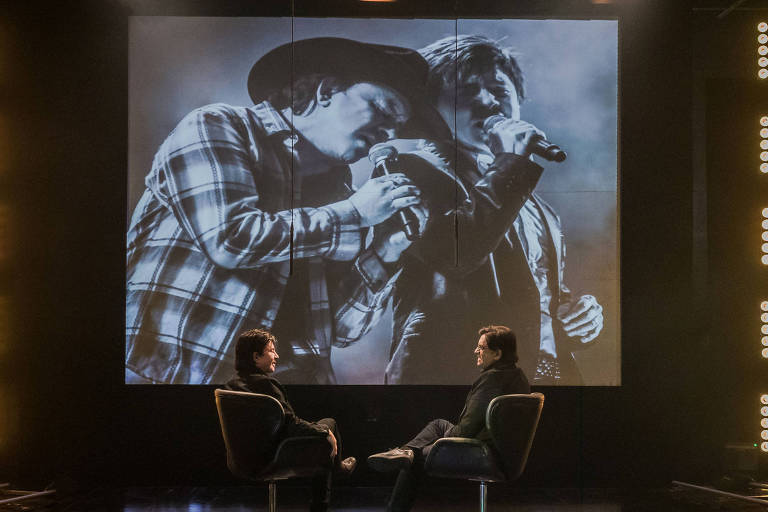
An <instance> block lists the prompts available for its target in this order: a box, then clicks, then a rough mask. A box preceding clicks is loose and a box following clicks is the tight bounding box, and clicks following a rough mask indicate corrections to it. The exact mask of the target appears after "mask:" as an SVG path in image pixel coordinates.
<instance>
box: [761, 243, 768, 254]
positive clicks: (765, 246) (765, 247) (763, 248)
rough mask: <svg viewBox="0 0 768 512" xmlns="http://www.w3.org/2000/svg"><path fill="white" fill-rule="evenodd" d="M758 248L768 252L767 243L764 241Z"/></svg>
mask: <svg viewBox="0 0 768 512" xmlns="http://www.w3.org/2000/svg"><path fill="white" fill-rule="evenodd" d="M760 248H761V249H762V250H763V252H768V243H764V244H763V245H761V246H760Z"/></svg>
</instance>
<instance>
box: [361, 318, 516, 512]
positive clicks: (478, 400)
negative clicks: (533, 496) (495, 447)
mask: <svg viewBox="0 0 768 512" xmlns="http://www.w3.org/2000/svg"><path fill="white" fill-rule="evenodd" d="M478 334H479V335H480V339H479V340H478V342H477V347H475V352H474V354H475V356H476V357H477V366H479V367H480V368H481V370H482V371H481V373H480V377H478V378H477V380H475V382H474V383H473V384H472V389H471V390H470V391H469V394H468V395H467V399H466V401H465V403H464V410H462V411H461V415H460V416H459V422H458V423H457V424H456V425H454V424H453V423H451V422H450V421H447V420H443V419H438V420H432V421H430V422H429V423H428V424H427V426H426V427H424V429H423V430H422V431H421V432H419V434H417V435H416V437H414V438H413V439H411V440H410V441H408V442H407V443H405V444H404V445H403V446H401V447H399V448H393V449H391V450H389V451H387V452H382V453H377V454H374V455H371V456H370V457H368V465H369V466H370V467H371V468H372V469H374V470H376V471H382V472H383V471H394V470H397V469H399V470H400V474H399V475H398V477H397V482H396V483H395V488H394V489H393V491H392V496H391V497H390V500H389V504H388V505H387V510H388V511H390V512H406V511H408V510H410V509H411V505H412V504H413V501H414V499H415V498H416V489H417V487H418V485H419V482H420V480H421V478H422V475H423V468H424V461H425V460H426V458H427V455H429V451H430V449H431V448H432V446H433V445H434V443H435V441H437V440H438V439H441V438H443V437H470V438H475V439H479V440H481V441H485V442H487V443H491V442H492V441H491V436H490V433H489V432H488V429H487V428H486V425H485V414H486V411H487V409H488V404H490V403H491V400H493V399H494V398H496V397H497V396H501V395H508V394H519V393H530V392H531V387H530V385H529V384H528V378H527V377H526V376H525V374H524V373H523V371H522V370H521V369H520V368H518V367H517V364H516V363H517V340H516V339H515V334H514V333H513V332H512V331H511V330H510V329H509V328H508V327H504V326H499V325H491V326H488V327H483V328H482V329H480V331H479V332H478Z"/></svg>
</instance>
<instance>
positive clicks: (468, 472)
mask: <svg viewBox="0 0 768 512" xmlns="http://www.w3.org/2000/svg"><path fill="white" fill-rule="evenodd" d="M424 469H425V470H426V472H427V474H428V475H430V476H436V477H440V478H463V479H468V480H483V481H487V482H497V481H502V480H504V479H505V477H504V473H503V472H502V471H501V469H500V468H499V466H498V464H497V463H496V455H495V453H494V451H493V449H492V448H491V447H490V446H489V445H488V444H487V443H485V442H483V441H480V440H477V439H471V438H467V437H444V438H442V439H438V440H437V441H436V442H435V444H434V445H432V448H431V449H430V451H429V455H428V456H427V460H426V461H425V462H424Z"/></svg>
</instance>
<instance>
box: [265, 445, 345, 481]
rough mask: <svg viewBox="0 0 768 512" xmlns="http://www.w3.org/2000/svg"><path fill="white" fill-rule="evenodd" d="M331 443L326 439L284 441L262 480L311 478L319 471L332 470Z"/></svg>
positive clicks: (276, 451)
mask: <svg viewBox="0 0 768 512" xmlns="http://www.w3.org/2000/svg"><path fill="white" fill-rule="evenodd" d="M332 466H333V461H332V460H331V443H329V442H328V439H327V438H325V437H316V436H299V437H287V438H285V439H283V440H282V441H281V442H280V444H279V445H277V449H276V450H275V455H274V457H272V461H271V462H270V463H269V464H268V465H267V467H265V468H264V470H263V471H262V472H261V473H260V474H259V477H260V478H261V479H265V480H266V479H272V480H284V479H286V478H293V477H300V476H311V475H314V474H315V473H317V472H319V471H326V470H330V469H331V468H332Z"/></svg>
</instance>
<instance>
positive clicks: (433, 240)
mask: <svg viewBox="0 0 768 512" xmlns="http://www.w3.org/2000/svg"><path fill="white" fill-rule="evenodd" d="M465 36H482V37H484V38H486V39H487V40H489V41H490V42H492V43H493V44H494V45H495V46H496V47H499V48H503V49H507V50H509V51H511V55H513V56H514V58H515V60H516V62H517V63H518V65H519V68H520V70H521V73H522V75H523V77H524V98H521V99H520V100H519V104H520V108H519V117H520V119H522V120H523V121H525V122H528V123H531V124H532V125H534V126H535V127H536V128H537V129H539V130H540V131H541V132H542V133H543V134H544V135H545V136H546V139H547V140H549V141H552V142H553V143H555V144H557V145H558V146H560V147H561V148H562V149H563V150H565V151H566V152H567V159H566V160H565V161H563V162H560V163H558V162H551V161H546V160H544V159H543V158H541V157H539V156H535V157H533V160H534V161H535V163H536V164H538V165H540V166H541V167H543V171H542V173H541V176H540V178H539V179H538V180H536V179H535V176H534V177H533V178H531V176H532V175H535V172H534V171H531V170H530V169H531V166H530V165H529V162H517V163H515V164H514V165H516V166H519V168H520V169H521V171H520V172H519V173H517V171H515V168H512V170H511V171H509V170H507V172H508V173H509V174H508V175H505V176H508V177H507V178H506V179H508V180H509V183H511V185H508V186H507V188H506V189H504V190H506V191H507V192H506V193H507V194H508V195H507V196H503V197H500V198H497V199H494V198H492V197H489V196H488V195H487V194H486V193H485V191H484V189H483V188H482V187H483V183H484V182H483V180H484V179H485V178H486V176H485V175H484V173H487V172H489V169H495V167H494V166H495V165H496V163H495V161H494V160H493V158H492V157H491V158H488V157H487V155H482V154H480V153H478V152H476V151H474V150H471V149H469V147H468V145H467V144H465V143H464V142H465V141H464V139H463V137H465V136H467V134H471V133H474V132H473V131H472V130H474V131H475V132H476V131H477V130H482V128H478V126H474V127H472V126H470V125H471V122H468V121H467V119H468V118H470V119H475V118H477V117H482V116H485V117H488V115H489V114H491V113H492V112H491V110H488V111H486V110H483V108H491V107H488V105H490V104H492V103H493V102H494V101H495V102H496V103H499V97H497V91H496V92H495V91H494V89H493V87H496V88H499V87H503V86H504V84H506V83H508V82H509V83H513V82H514V80H512V79H511V77H510V76H509V73H505V72H503V71H501V70H500V68H501V65H497V68H496V69H498V70H499V72H498V73H490V74H486V75H484V76H486V78H484V80H485V81H482V80H481V81H480V85H478V81H477V80H476V79H472V78H470V79H467V78H466V77H464V78H463V79H462V80H464V81H462V80H453V87H454V92H453V94H452V96H451V95H450V94H449V92H448V91H449V88H448V87H446V89H445V90H443V92H442V93H441V95H439V98H438V95H436V94H432V95H431V96H430V95H429V94H428V95H427V96H426V99H425V100H424V101H425V102H426V103H433V104H434V105H435V106H437V107H438V108H437V109H436V110H432V112H439V113H440V114H441V115H440V118H441V119H442V121H444V123H445V124H444V125H443V126H442V128H446V129H448V130H449V132H448V135H447V136H446V135H445V134H442V135H438V132H440V130H437V129H435V131H434V132H432V131H430V129H422V131H421V132H419V133H418V135H413V136H412V137H413V138H411V139H408V140H397V141H395V142H393V143H392V146H393V147H394V148H396V149H397V150H399V152H400V158H399V162H397V165H398V166H399V168H400V169H401V171H402V172H404V173H405V174H406V175H407V176H409V178H410V179H411V180H413V182H414V183H415V184H416V186H418V187H419V188H420V189H423V190H422V191H421V193H422V197H423V199H424V201H425V202H426V203H427V204H428V211H429V217H430V220H429V222H428V224H427V225H426V232H425V234H424V237H423V238H422V239H421V240H419V241H416V242H414V243H413V244H412V246H411V247H409V248H408V250H406V251H405V252H404V253H403V255H402V256H401V257H400V259H399V260H398V261H397V262H388V263H386V264H382V262H381V261H380V260H377V259H376V258H375V257H370V254H373V253H372V244H373V243H374V240H375V236H374V234H373V232H374V231H376V229H383V228H381V226H382V225H380V226H379V228H374V230H370V229H358V232H357V234H356V235H355V236H357V238H358V239H359V240H358V242H357V243H358V246H357V250H355V251H351V252H350V250H349V248H348V247H346V248H344V249H343V250H342V249H339V250H338V252H336V253H335V254H334V255H333V256H329V255H327V254H325V255H324V254H322V251H320V252H318V251H311V250H307V252H303V251H304V250H305V248H304V247H303V246H302V242H303V240H301V239H299V238H296V237H297V236H301V234H298V235H297V234H296V233H299V232H298V231H296V232H294V239H293V243H292V244H289V243H287V242H286V245H285V247H282V246H281V249H280V250H277V249H275V247H272V246H270V247H265V246H264V244H267V243H268V242H272V241H270V240H268V238H269V237H268V236H266V235H264V233H260V232H259V230H264V229H266V228H265V226H266V225H268V224H269V225H270V226H272V229H274V226H275V223H276V222H277V223H278V224H279V223H280V221H285V220H286V219H289V221H290V219H292V220H293V222H294V223H296V222H302V212H304V211H310V210H312V211H316V209H317V208H321V209H322V207H324V206H326V205H327V204H330V203H332V202H333V201H331V200H330V199H328V198H329V197H331V196H332V194H330V192H329V193H327V194H326V195H325V196H323V197H325V199H323V200H320V199H317V198H315V199H312V198H313V194H316V193H317V191H318V190H322V189H324V188H327V189H330V188H331V187H332V186H335V185H331V184H329V183H330V182H333V183H336V182H338V183H341V182H342V181H343V179H342V178H340V176H344V175H345V174H344V173H347V172H351V183H350V186H349V188H348V189H347V190H348V195H351V194H353V193H354V192H355V191H356V190H358V189H359V188H360V187H362V186H363V185H364V184H365V183H366V182H367V180H369V179H370V177H371V173H372V170H373V165H372V164H371V163H370V161H369V159H368V158H365V157H363V158H361V159H360V160H358V161H355V162H352V163H351V164H350V165H349V169H346V168H344V167H340V168H337V169H335V170H334V171H333V172H335V173H336V174H333V178H332V179H325V177H324V175H321V176H320V177H319V178H318V177H317V176H313V175H312V173H311V172H309V173H307V174H308V175H307V176H304V175H299V174H298V172H297V171H296V168H297V160H296V156H295V153H294V157H293V158H292V157H291V153H290V148H291V143H294V144H296V147H299V141H301V139H302V134H301V133H300V132H298V130H295V129H294V131H293V133H287V134H286V133H284V132H279V133H276V134H274V133H270V134H268V135H269V137H280V138H281V142H282V144H283V149H284V150H285V156H286V158H287V160H285V162H288V164H284V165H282V166H281V165H280V164H275V163H274V161H272V160H274V158H275V157H274V155H271V154H270V155H266V154H265V153H264V148H262V147H255V146H258V144H259V143H257V142H254V141H253V140H252V137H253V131H254V130H256V131H258V130H257V129H256V128H253V126H251V125H250V124H249V123H250V122H251V121H248V120H249V119H252V116H254V115H255V114H253V112H254V101H252V99H251V98H250V97H249V93H248V88H247V83H248V75H249V71H250V70H251V67H252V66H253V65H254V63H255V62H256V61H258V60H259V59H260V58H261V57H262V56H264V55H265V54H267V53H268V52H270V51H272V50H274V49H275V48H277V47H279V46H281V45H285V44H288V43H291V41H294V43H295V42H297V41H300V40H304V39H308V38H317V37H337V38H346V39H352V40H356V41H361V42H366V43H374V44H380V45H392V46H399V47H403V48H408V49H413V50H420V49H423V48H425V47H428V46H429V45H431V44H432V43H435V42H436V41H439V40H443V39H444V38H452V39H453V41H455V44H453V47H454V51H456V52H458V51H459V46H460V44H459V43H460V42H461V43H462V44H463V42H465V41H471V40H473V38H471V37H470V38H466V37H465ZM129 37H130V39H129V45H130V48H129V105H128V108H129V125H130V126H129V146H128V149H129V154H128V209H129V211H128V217H129V225H128V227H127V230H128V246H127V268H126V276H127V277H126V290H127V291H126V324H127V325H126V377H125V381H126V383H128V384H162V383H167V384H222V383H224V382H226V381H227V380H228V379H229V378H231V376H232V375H233V372H234V366H235V363H234V361H235V343H236V340H237V336H238V334H239V333H240V332H242V331H245V330H247V329H252V328H265V329H270V330H272V331H273V333H274V334H275V335H276V336H277V339H278V343H277V351H278V353H279V354H280V360H279V362H278V367H277V371H276V374H275V376H276V377H277V378H278V379H279V380H280V381H281V382H282V383H284V384H389V385H396V384H432V385H442V384H452V385H466V384H470V383H471V382H472V381H473V380H474V378H475V377H476V376H477V373H478V369H477V367H476V356H475V355H474V354H473V350H474V349H475V346H476V345H477V341H478V336H477V330H478V328H480V327H482V326H483V325H487V324H499V325H507V326H509V327H510V328H511V329H512V330H513V331H514V332H515V333H516V335H517V345H518V354H519V358H520V360H519V362H518V364H519V365H520V366H521V367H522V368H523V369H524V371H525V373H526V374H527V376H528V378H529V380H530V381H531V382H532V383H533V384H537V385H565V386H572V385H587V386H618V385H620V384H621V375H620V371H621V355H620V339H621V338H620V321H619V319H620V311H619V306H620V304H619V296H620V295H619V283H620V273H619V272H620V265H619V251H618V247H619V245H618V244H619V231H618V208H619V198H618V179H619V176H618V108H619V105H618V73H619V70H618V22H617V21H616V20H528V19H503V20H500V19H494V20H479V19H459V20H446V19H351V18H344V19H333V18H293V19H291V18H221V17H216V18H212V17H211V18H206V17H159V16H134V17H131V18H130V36H129ZM293 48H295V52H293V58H294V59H295V61H296V62H301V61H302V58H303V59H306V58H311V57H310V56H309V55H300V52H304V51H306V52H310V53H311V52H312V51H313V49H312V48H311V47H307V46H297V45H296V44H294V46H293ZM433 48H434V47H433ZM336 58H338V59H339V60H344V59H352V58H353V57H350V56H349V55H343V54H339V55H337V56H336ZM305 61H306V60H305ZM470 68H471V66H470ZM445 69H454V70H455V69H456V66H455V65H454V66H448V67H447V68H445ZM504 69H508V68H504ZM443 72H445V71H443ZM499 73H500V74H499ZM300 75H301V70H299V69H293V68H292V64H291V61H290V60H289V59H286V60H285V61H284V66H281V65H278V66H277V68H276V69H274V70H273V72H272V73H270V77H269V80H278V81H283V82H284V83H285V84H292V83H295V82H292V80H295V79H296V77H298V76H300ZM501 75H504V76H503V77H502V76H501ZM469 76H470V77H471V76H472V75H469ZM488 76H491V78H487V77H488ZM504 77H506V78H507V79H508V80H507V81H505V79H504ZM454 78H456V75H455V71H454ZM449 81H450V80H449ZM489 84H490V85H489ZM514 85H515V84H514V83H513V86H512V88H511V90H512V94H514V92H515V89H516V88H515V86H514ZM520 89H523V87H520ZM488 91H490V93H489V92H488ZM336 92H337V91H334V93H336ZM517 92H518V94H519V93H520V92H521V91H517ZM342 93H343V90H342ZM488 94H490V95H491V96H494V97H493V98H492V99H491V100H488V101H487V102H486V103H483V101H481V100H478V98H482V97H484V96H483V95H488ZM504 94H510V91H509V90H506V91H502V92H498V96H503V95H504ZM319 97H320V95H319V93H318V98H319ZM488 97H489V98H490V96H488ZM331 98H332V96H331ZM331 101H333V100H331ZM509 101H511V100H509ZM211 105H213V106H211ZM446 105H448V106H446ZM478 105H480V106H478ZM451 109H453V111H451ZM278 110H279V109H276V110H273V112H277V111H278ZM411 110H412V111H414V112H416V111H419V112H421V111H429V108H428V107H425V108H423V109H421V108H412V109H411ZM262 114H263V112H262ZM283 114H285V111H283ZM465 114H466V115H465ZM206 116H207V117H206ZM249 116H251V117H249ZM467 116H468V117H467ZM203 118H205V119H206V120H202V119H203ZM224 118H226V122H227V123H229V124H228V125H227V127H228V129H229V131H227V130H226V129H224V128H222V125H221V124H222V122H223V121H222V119H224ZM235 118H236V119H237V120H233V119H235ZM260 119H261V120H262V121H263V118H260ZM283 120H284V121H285V122H286V123H287V124H288V125H289V126H290V124H291V117H290V116H289V115H285V116H284V117H283ZM462 120H464V121H465V123H464V126H462V125H460V123H461V121H462ZM472 122H475V121H472ZM195 123H197V124H195ZM206 123H214V124H215V125H216V129H215V130H213V129H212V131H211V133H209V132H208V130H209V128H210V126H211V125H209V124H206ZM343 124H344V123H341V125H343ZM476 124H477V123H476ZM481 124H482V123H481ZM433 125H436V123H433ZM272 128H274V127H272ZM336 128H337V126H336V125H334V126H329V130H330V129H334V130H335V129H336ZM260 129H262V128H260ZM216 130H219V131H218V132H216V134H213V132H214V131H216ZM262 131H263V129H262ZM297 132H298V133H297ZM427 132H429V133H427ZM432 133H434V135H431V134H432ZM291 135H293V137H292V136H291ZM230 136H231V137H230ZM453 136H455V137H456V140H457V141H458V142H456V140H454V139H453V138H452V137H453ZM185 137H187V138H188V141H187V139H185ZM206 137H210V139H209V140H207V141H206ZM222 137H224V138H228V140H227V141H225V142H222V141H221V140H219V139H221V138H222ZM217 138H218V139H217ZM265 140H266V139H265ZM269 140H273V139H269ZM201 141H203V142H201ZM187 142H188V144H187ZM195 144H197V145H198V147H196V146H195ZM222 148H223V149H222ZM224 153H226V156H225V155H224ZM179 155H182V156H179ZM233 155H235V156H233ZM235 157H237V158H238V160H237V165H239V166H240V167H239V168H238V169H237V170H238V171H240V172H239V173H238V174H237V176H236V177H234V178H233V177H232V176H228V175H227V172H229V171H231V168H232V166H233V165H235V164H233V162H232V161H231V160H232V159H234V158H235ZM260 159H261V160H260ZM270 159H272V160H270ZM222 161H224V163H222ZM281 161H282V160H281ZM394 165H395V164H393V166H394ZM513 167H514V166H513ZM201 168H204V171H200V169H201ZM414 169H419V170H418V172H416V171H413V174H411V173H410V172H411V170H414ZM526 169H527V170H526ZM198 171H200V172H204V173H207V174H206V176H210V178H206V179H203V178H200V175H199V174H197V173H198ZM274 173H278V174H280V173H282V174H281V175H280V176H278V177H275V176H274V175H273V174H274ZM516 173H517V174H516ZM532 173H533V174H532ZM523 175H525V177H521V176H523ZM329 176H330V175H329ZM488 179H490V178H488ZM234 181H236V183H235V182H234ZM529 182H530V184H529ZM227 187H229V188H227ZM526 187H530V188H533V192H532V193H531V194H528V192H527V189H526ZM502 188H503V187H502ZM222 189H226V191H225V192H222ZM499 190H501V189H499ZM233 191H234V192H233ZM230 193H231V194H230ZM203 196H204V197H207V198H208V199H207V200H203V199H201V197H203ZM230 197H237V198H238V199H237V201H236V202H233V203H232V204H228V203H227V200H228V198H230ZM510 197H514V198H518V199H519V200H518V199H510ZM336 199H340V200H341V201H345V197H341V198H336ZM476 200H477V201H479V202H480V203H483V204H485V205H486V207H487V206H488V204H491V206H493V204H495V203H499V202H502V203H504V202H515V200H518V203H519V204H517V207H516V208H515V209H513V211H514V212H515V213H514V214H513V215H507V217H504V218H503V219H499V218H493V213H492V212H491V213H486V214H484V215H486V216H485V217H482V218H480V219H479V220H477V219H475V218H474V217H472V216H473V215H475V214H477V212H479V211H481V210H482V209H481V208H480V207H479V206H478V205H477V204H478V203H476V202H474V201H476ZM313 201H314V202H313ZM494 202H495V203H494ZM346 203H349V201H346ZM346 203H345V204H346ZM486 209H487V208H486ZM504 211H506V210H504ZM286 212H288V213H287V214H286ZM496 215H497V216H498V215H500V214H498V213H497V214H496ZM321 217H322V216H321ZM330 217H332V216H331V215H325V217H323V218H325V219H326V220H327V219H328V218H330ZM466 219H470V220H466ZM289 221H288V222H283V224H281V226H282V227H283V228H284V233H283V235H282V236H283V237H284V239H285V240H288V239H289V238H290V236H291V231H290V223H289ZM329 222H330V221H329ZM473 222H474V224H473ZM270 223H271V224H270ZM321 224H322V222H321ZM318 229H320V230H322V229H323V228H322V226H321V227H320V228H318ZM331 231H333V230H331ZM342 231H343V226H342ZM214 232H215V233H214ZM233 232H234V234H233ZM212 233H214V234H212ZM267 234H268V235H271V234H272V232H271V231H270V232H269V233H267ZM227 236H232V237H234V238H236V240H234V242H236V243H241V244H245V246H246V247H247V250H248V251H250V252H248V254H245V253H243V249H242V248H240V249H239V250H240V252H241V254H240V256H241V257H238V258H228V257H220V256H219V255H218V254H217V252H216V250H212V249H211V245H210V244H209V243H208V242H209V241H210V240H211V239H212V238H214V239H215V238H216V237H219V238H222V237H223V238H226V237H227ZM328 236H330V237H337V238H338V237H342V238H344V237H347V236H349V234H348V233H346V234H341V235H340V234H339V233H335V234H334V233H332V234H331V235H328ZM352 238H354V236H353V237H352ZM243 239H246V241H245V242H244V241H243ZM265 240H267V241H266V242H265ZM230 242H233V241H232V240H223V241H221V244H222V245H225V246H226V244H228V243H230ZM234 242H233V243H234ZM249 244H250V245H249ZM340 244H341V245H343V244H342V243H340ZM566 247H567V250H566ZM270 251H272V252H270ZM246 252H247V251H246ZM476 253H477V254H476ZM374 260H375V261H374ZM373 267H376V268H375V269H374V268H373ZM376 272H384V274H383V275H384V278H383V280H381V279H379V278H377V279H373V277H372V276H375V275H378V274H376ZM355 279H357V280H358V281H359V283H357V288H353V287H352V284H350V283H355ZM366 279H369V280H370V282H369V281H366ZM366 286H367V287H368V288H366V289H365V290H363V288H365V287H366Z"/></svg>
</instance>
